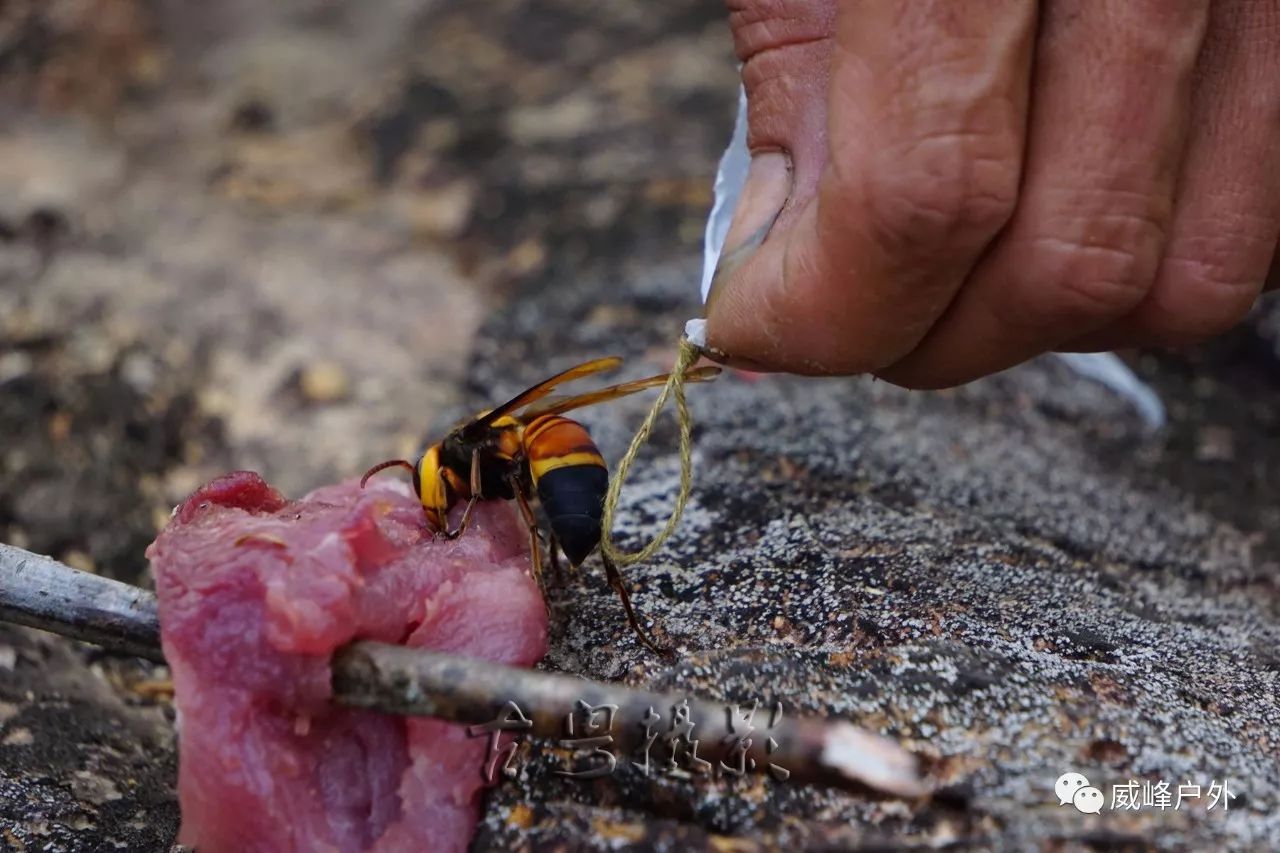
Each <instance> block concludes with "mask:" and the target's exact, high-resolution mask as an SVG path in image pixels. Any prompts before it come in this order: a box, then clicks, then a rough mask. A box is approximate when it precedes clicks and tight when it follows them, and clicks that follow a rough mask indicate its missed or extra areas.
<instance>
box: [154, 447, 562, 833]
mask: <svg viewBox="0 0 1280 853" xmlns="http://www.w3.org/2000/svg"><path fill="white" fill-rule="evenodd" d="M147 556H148V557H149V558H150V559H151V561H152V564H153V567H154V569H155V574H156V587H157V593H158V595H159V599H160V627H161V638H162V641H163V644H164V653H165V657H166V658H167V659H168V661H169V664H170V666H171V667H172V669H173V680H174V686H175V689H176V702H177V706H178V710H179V712H180V714H181V719H180V734H179V747H180V750H179V767H178V791H179V799H180V801H181V806H182V831H181V833H180V835H179V840H180V841H181V842H182V843H184V844H188V845H193V846H195V847H196V848H198V849H199V851H200V853H219V851H271V853H285V851H344V853H345V851H369V850H376V851H423V850H462V849H465V847H466V845H467V843H468V841H469V840H470V838H471V835H472V832H473V831H474V829H475V826H476V822H477V819H478V817H479V814H478V812H479V796H480V788H481V786H482V783H483V779H482V776H481V771H482V768H483V764H484V759H485V751H486V743H485V739H484V738H482V737H481V738H472V737H468V736H467V734H466V727H465V726H461V725H456V724H450V723H445V722H441V721H437V720H431V719H425V718H413V719H410V718H402V717H395V716H386V715H381V714H376V713H371V712H366V711H356V710H348V709H345V708H341V707H338V706H336V705H334V704H332V703H331V702H330V685H329V656H330V654H331V653H332V652H333V651H334V650H335V649H337V648H338V647H339V646H342V645H343V644H345V643H347V642H350V641H351V640H356V639H372V640H380V641H383V642H390V643H404V644H407V645H410V646H426V647H429V648H432V649H441V650H447V651H453V652H458V653H460V654H466V655H470V656H473V657H480V658H485V659H487V660H491V661H501V662H505V663H510V664H519V665H529V664H532V663H534V662H535V661H537V660H538V659H539V658H541V657H542V655H543V654H544V653H545V651H546V643H547V619H546V609H545V607H544V605H543V602H542V597H541V595H540V594H539V592H538V588H537V585H536V584H535V583H534V582H533V580H531V579H530V577H529V576H528V570H529V554H528V534H527V532H526V530H525V529H524V527H523V525H522V524H521V523H520V522H519V520H518V518H517V516H516V514H515V511H514V509H513V508H512V507H511V506H510V505H509V504H507V503H504V502H489V503H482V504H480V506H479V507H477V510H476V514H475V517H474V519H473V521H472V525H471V529H470V530H468V532H467V535H465V536H463V537H461V538H460V539H458V540H456V541H453V542H447V541H437V540H434V539H433V538H432V537H431V535H430V533H429V532H428V530H427V528H426V523H425V521H424V517H423V513H422V508H421V506H419V505H418V503H417V501H416V500H415V499H414V497H413V495H412V493H411V492H410V490H409V489H408V488H407V487H406V486H404V485H402V484H400V483H396V482H395V481H392V480H385V481H371V482H370V485H369V488H368V489H366V490H363V491H362V490H361V489H360V488H359V485H358V484H357V483H355V482H349V483H343V484H340V485H336V486H328V487H325V488H322V489H319V490H317V491H315V492H312V493H311V494H310V495H307V496H306V497H305V498H303V499H302V500H300V501H289V500H286V499H285V498H284V497H283V496H281V495H280V493H279V492H277V491H275V490H274V489H272V488H271V487H270V486H268V485H267V484H266V483H265V482H264V481H263V479H262V478H261V477H259V476H258V475H257V474H253V473H250V472H244V471H241V472H236V473H232V474H227V475H225V476H223V477H220V478H218V479H217V480H214V481H213V482H212V483H209V484H208V485H206V486H204V487H203V488H201V489H200V490H199V491H197V492H196V493H195V494H194V495H192V496H191V497H190V498H189V499H188V500H187V501H186V502H185V503H183V504H182V505H181V506H180V507H179V508H178V510H177V512H176V513H175V515H174V517H173V519H172V520H171V521H170V522H169V525H168V527H166V528H165V530H164V531H163V532H162V533H161V534H160V536H159V537H158V538H157V539H156V541H155V542H154V543H153V544H152V545H151V547H150V548H149V549H148V550H147ZM475 722H483V721H480V720H476V721H475Z"/></svg>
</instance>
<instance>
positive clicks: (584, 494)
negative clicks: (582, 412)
mask: <svg viewBox="0 0 1280 853" xmlns="http://www.w3.org/2000/svg"><path fill="white" fill-rule="evenodd" d="M621 363H622V359H620V358H617V357H609V358H598V359H595V360H593V361H588V362H585V363H583V364H579V365H578V366H576V367H571V368H569V369H568V370H566V371H563V372H562V373H557V374H556V375H555V376H552V377H551V378H550V379H546V380H543V381H542V382H539V383H538V384H537V385H534V386H533V387H532V388H529V389H526V390H525V391H522V392H521V393H519V394H517V395H516V396H514V397H512V398H511V399H510V400H508V401H507V402H505V403H503V404H502V405H501V406H498V407H497V408H494V409H489V410H488V411H484V412H480V413H479V414H477V415H476V416H475V417H474V418H472V419H471V420H469V421H467V422H465V423H463V424H462V425H460V426H458V427H455V428H454V429H453V430H451V431H450V432H449V434H448V435H446V436H445V437H444V439H443V440H442V441H440V442H439V443H438V444H433V445H431V446H430V447H428V448H427V450H426V451H425V452H424V453H423V454H422V455H421V456H420V457H418V461H417V462H416V463H411V462H409V461H408V460H407V459H388V460H387V461H386V462H380V463H378V464H377V465H375V466H373V467H372V468H370V469H369V470H368V471H366V472H365V475H364V477H363V478H361V480H360V485H361V487H363V486H364V484H365V483H366V482H367V481H368V479H369V478H370V477H372V476H373V475H374V474H376V473H378V472H379V471H382V470H384V469H386V468H392V467H401V468H407V469H409V470H410V471H411V472H412V473H413V489H414V491H415V492H416V493H417V495H418V499H419V500H420V501H421V502H422V508H423V510H424V511H425V512H426V516H427V521H428V523H429V524H430V525H431V526H432V527H433V528H434V529H435V530H436V531H437V533H439V534H441V535H443V536H445V537H446V538H449V539H453V538H455V537H457V536H460V535H462V533H463V532H464V531H465V530H466V529H467V525H468V524H469V523H470V522H471V514H472V512H473V511H474V510H475V507H476V504H477V503H478V502H479V501H482V500H498V499H501V500H512V499H514V500H515V502H516V504H517V505H518V506H519V508H520V514H521V515H522V516H523V518H524V522H525V524H526V525H527V527H528V528H529V538H530V550H531V552H532V554H533V573H534V577H535V578H536V579H537V580H538V583H539V585H541V583H542V553H541V547H540V545H541V536H540V535H539V532H538V522H537V519H536V517H535V516H534V514H533V509H532V508H531V507H530V505H529V501H530V498H532V497H534V496H536V497H537V499H538V501H539V502H540V503H541V505H542V508H543V510H544V511H545V513H546V516H547V520H548V522H549V523H550V526H551V541H550V543H549V546H550V553H551V559H552V562H553V564H555V563H556V562H558V557H557V549H559V550H562V551H564V555H565V556H566V557H567V558H568V560H569V564H570V565H571V566H572V567H574V568H577V567H578V566H579V565H580V564H581V563H582V562H583V561H584V560H585V559H586V558H587V557H588V556H589V555H590V554H591V552H592V551H594V550H595V549H596V546H597V545H599V544H600V518H601V516H602V514H603V509H604V507H603V504H604V496H605V492H607V491H608V488H609V468H608V466H607V465H606V464H605V461H604V457H602V456H601V455H600V451H599V449H598V448H597V447H596V445H595V442H594V441H592V440H591V436H590V435H589V434H588V433H587V430H586V427H584V426H582V424H580V423H578V422H577V421H573V420H570V419H569V418H566V417H563V414H564V413H565V412H569V411H572V410H574V409H580V408H583V407H584V406H593V405H595V404H597V403H604V402H607V401H609V400H616V399H617V398H619V397H625V396H627V395H628V394H634V393H636V392H637V391H643V390H645V389H646V388H653V387H656V386H659V385H663V384H665V383H666V381H667V379H668V378H669V374H667V373H661V374H658V375H657V376H650V377H648V378H646V379H637V380H635V381H634V382H624V383H621V384H619V385H611V386H609V387H607V388H602V389H600V390H598V391H589V392H587V393H585V394H577V395H574V396H571V397H550V398H548V395H549V394H550V393H551V392H552V391H553V390H555V389H556V388H557V387H558V386H560V385H563V384H564V383H566V382H570V381H572V380H575V379H581V378H583V377H586V376H591V375H593V374H596V373H601V372H603V371H606V370H613V369H614V368H616V367H617V366H618V365H620V364H621ZM719 372H720V368H718V367H699V368H694V369H692V370H689V371H688V372H686V373H685V380H686V381H688V382H706V381H708V380H710V379H713V378H714V377H715V376H716V375H717V374H719ZM463 500H465V501H466V502H467V506H466V508H465V509H464V510H463V512H462V518H461V519H460V520H459V522H458V526H457V528H456V529H454V530H449V529H448V518H449V510H450V509H452V508H453V507H454V506H455V505H456V504H458V503H459V502H460V501H463ZM600 556H601V558H602V559H603V560H604V567H605V573H606V575H607V577H608V580H609V585H610V586H611V587H613V589H614V591H615V592H617V593H618V597H619V598H621V599H622V607H623V609H624V610H626V613H627V622H628V623H629V624H630V625H631V628H632V630H634V631H635V632H636V635H637V636H638V637H639V638H640V641H641V642H643V643H644V644H645V645H646V646H648V647H649V648H650V649H651V650H653V651H655V652H657V653H659V654H663V653H664V652H663V651H662V649H660V648H659V647H658V646H657V645H656V644H655V643H654V642H653V640H651V639H650V638H649V636H648V635H647V634H646V633H645V632H644V629H643V628H641V627H640V620H639V619H637V618H636V613H635V610H634V609H633V608H632V606H631V596H630V595H629V594H628V592H627V588H626V585H625V584H624V583H623V580H622V574H621V572H619V571H618V567H617V566H615V565H614V564H613V561H611V560H609V559H608V558H607V557H606V556H605V555H604V554H603V553H602V554H601V555H600Z"/></svg>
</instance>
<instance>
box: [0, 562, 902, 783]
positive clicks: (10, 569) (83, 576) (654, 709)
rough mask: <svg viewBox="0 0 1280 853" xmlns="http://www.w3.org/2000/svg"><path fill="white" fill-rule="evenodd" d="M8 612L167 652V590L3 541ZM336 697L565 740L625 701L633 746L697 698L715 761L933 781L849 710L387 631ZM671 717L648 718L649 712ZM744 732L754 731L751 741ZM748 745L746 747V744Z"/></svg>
mask: <svg viewBox="0 0 1280 853" xmlns="http://www.w3.org/2000/svg"><path fill="white" fill-rule="evenodd" d="M0 620H5V621H9V622H15V623H18V624H20V625H27V626H30V627H33V628H41V629H44V630H46V631H52V632H54V633H57V634H62V635H64V636H68V637H72V638H74V639H78V640H85V641H88V642H92V643H96V644H98V645H101V646H104V647H105V648H108V649H111V650H113V651H117V652H121V653H124V654H129V655H137V656H139V657H145V658H148V659H150V660H154V661H163V660H164V654H163V653H162V652H161V650H160V630H159V621H158V616H157V609H156V600H155V597H154V596H153V595H152V594H151V593H149V592H146V591H144V590H141V589H138V588H137V587H134V586H130V585H129V584H124V583H121V582H119V581H114V580H110V579H109V578H102V577H98V576H97V575H92V574H89V573H87V572H81V571H78V570H77V569H73V568H71V567H70V566H66V565H63V564H62V563H59V562H58V561H57V560H53V559H51V558H49V557H42V556H39V555H37V554H32V553H30V552H28V551H24V550H22V549H21V548H14V547H12V546H10V545H3V544H0ZM332 668H333V691H334V699H335V701H337V702H338V703H340V704H342V705H346V706H349V707H356V708H369V709H373V710H378V711H383V712H386V713H392V714H408V715H419V716H430V717H438V718H440V719H444V720H451V721H454V722H460V723H470V724H477V723H482V722H487V721H489V720H493V719H497V718H499V717H501V716H503V714H504V713H505V711H506V709H508V708H509V703H515V705H516V707H517V708H518V709H520V711H521V713H522V714H528V717H527V719H528V720H529V721H530V726H529V727H528V728H527V729H526V732H527V734H529V735H532V736H535V737H542V738H548V739H554V740H559V739H563V738H565V737H566V734H567V732H566V718H567V717H568V716H569V715H570V714H571V713H574V711H575V709H577V708H579V707H580V705H579V703H586V704H587V705H589V706H595V707H600V706H610V705H611V706H616V710H615V711H614V714H613V716H614V718H616V719H617V720H619V721H620V722H619V723H618V724H617V725H615V726H614V727H613V728H612V730H611V732H610V733H611V734H612V737H613V742H614V744H615V745H616V746H617V747H618V748H619V749H621V750H625V751H628V752H633V753H634V752H635V751H637V750H640V749H642V748H644V747H645V745H646V741H647V739H648V736H649V735H653V734H655V733H656V734H657V735H658V738H659V739H662V738H663V737H664V736H665V734H666V733H667V732H668V731H670V724H671V722H672V720H673V719H674V718H675V716H676V715H677V712H681V713H682V712H683V709H684V708H687V710H688V716H687V718H683V719H686V720H687V722H689V723H692V727H691V728H690V729H688V731H689V732H690V734H689V737H690V738H691V739H693V738H696V739H697V741H698V745H697V749H696V756H697V757H698V758H701V759H703V760H704V761H705V762H707V764H708V765H709V767H708V768H706V769H710V768H714V767H715V766H716V765H717V763H718V762H722V761H723V762H724V763H725V764H726V765H728V766H735V765H738V764H739V762H740V761H742V760H748V761H750V760H753V761H755V762H756V765H757V766H758V767H759V768H760V769H762V770H763V769H765V768H769V767H771V766H773V767H776V768H778V771H777V772H776V775H779V776H781V775H783V773H785V774H786V775H787V776H788V778H791V779H795V780H796V781H799V782H813V783H817V784H823V785H830V786H833V787H838V788H846V789H848V788H853V789H858V788H861V787H867V788H872V789H875V790H879V791H883V792H885V793H889V794H893V795H896V796H901V797H919V796H922V795H924V794H925V793H927V789H926V786H925V784H924V782H923V780H922V778H921V775H920V769H919V766H918V762H917V760H916V758H915V756H913V755H912V754H911V753H909V752H907V751H906V750H904V749H902V748H901V747H900V746H898V745H897V744H895V743H893V742H892V741H890V740H888V739H886V738H884V737H881V736H880V735H877V734H874V733H871V732H868V731H865V730H862V729H859V728H856V727H855V726H853V725H851V724H850V723H847V722H844V721H839V720H836V721H830V720H822V719H815V718H806V717H790V716H782V715H779V714H778V713H777V711H776V709H771V708H763V707H762V708H760V709H758V711H757V712H756V713H755V715H754V716H753V717H752V719H751V722H750V727H751V729H752V730H751V731H750V732H748V731H747V726H746V724H744V722H743V721H742V720H743V716H742V715H743V714H745V712H746V711H747V710H748V709H747V708H745V707H737V706H734V705H724V704H718V703H713V702H708V701H705V700H701V699H693V698H688V697H684V696H678V695H672V694H663V693H651V692H648V691H643V690H634V689H631V688H626V687H621V686H619V685H616V684H605V683H600V682H593V681H587V680H585V679H581V678H574V677H572V676H568V675H556V674H551V673H546V672H540V671H538V670H530V669H519V668H516V667H510V666H504V665H501V664H495V663H491V662H489V661H484V660H479V659H475V658H467V657H460V656H456V655H450V654H443V653H440V652H433V651H430V650H428V649H419V648H408V647H405V646H394V645H387V644H385V643H374V642H367V641H365V642H357V643H352V644H350V645H349V646H347V647H345V648H343V649H340V650H339V651H338V652H337V653H336V654H335V655H334V657H333V662H332ZM654 715H658V716H660V718H661V721H662V722H661V724H660V725H659V724H656V721H655V724H653V725H651V726H650V727H648V728H646V727H645V726H644V725H643V723H642V722H641V721H643V720H645V719H646V718H647V719H650V720H653V719H654ZM744 738H749V741H750V742H749V746H748V745H747V743H746V740H744ZM744 748H745V749H746V754H745V756H743V755H741V754H740V753H735V749H739V750H740V749H744Z"/></svg>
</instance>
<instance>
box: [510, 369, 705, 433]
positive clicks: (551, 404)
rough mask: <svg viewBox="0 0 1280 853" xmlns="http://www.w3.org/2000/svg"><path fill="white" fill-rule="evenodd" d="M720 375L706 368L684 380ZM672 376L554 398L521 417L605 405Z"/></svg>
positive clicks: (661, 376) (697, 380)
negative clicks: (598, 404) (599, 404)
mask: <svg viewBox="0 0 1280 853" xmlns="http://www.w3.org/2000/svg"><path fill="white" fill-rule="evenodd" d="M718 375H720V368H718V367H712V366H705V367H698V368H694V369H693V370H688V371H685V374H684V379H685V381H686V382H709V381H710V380H712V379H714V378H716V377H717V376H718ZM670 376H671V374H669V373H659V374H658V375H657V376H650V377H648V378H645V379H637V380H635V381H634V382H623V383H621V384H618V385H610V386H609V387H608V388H601V389H600V390H599V391H588V392H586V393H585V394H575V395H573V396H572V397H552V398H550V399H548V400H543V401H542V402H540V403H537V404H536V405H532V406H530V407H529V408H527V409H525V410H524V411H523V412H521V413H520V415H519V417H520V420H522V421H529V420H532V419H533V418H536V417H539V416H541V415H559V414H563V413H565V412H569V411H572V410H574V409H581V408H584V407H586V406H594V405H596V404H597V403H605V402H608V401H609V400H616V399H618V398H619V397H626V396H627V395H628V394H635V393H636V392H637V391H643V390H645V389H646V388H656V387H658V386H659V385H665V384H666V382H667V379H668V378H669V377H670Z"/></svg>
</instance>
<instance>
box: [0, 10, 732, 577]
mask: <svg viewBox="0 0 1280 853" xmlns="http://www.w3.org/2000/svg"><path fill="white" fill-rule="evenodd" d="M735 90H736V68H735V63H734V59H733V56H732V45H731V41H730V38H729V34H728V29H727V26H726V24H725V20H724V10H723V7H722V5H721V4H720V3H719V2H717V0H652V1H651V2H647V3H643V4H633V3H622V4H617V3H605V4H602V3H594V2H586V0H581V2H579V0H552V2H540V3H531V2H520V0H503V2H487V3H468V2H461V0H408V2H406V1H405V0H398V2H380V3H364V2H359V1H358V0H280V2H271V3H261V2H256V0H228V2H218V3H196V2H189V0H6V2H4V3H0V437H2V438H0V441H2V446H0V540H3V541H6V542H10V543H13V544H17V545H20V546H23V547H27V548H30V549H33V550H36V551H40V552H46V553H50V554H52V555H54V556H56V557H59V558H60V559H62V560H64V561H66V562H69V563H71V564H72V565H75V566H78V567H80V568H85V569H92V570H96V571H100V572H103V573H106V574H110V575H113V576H116V577H122V578H125V579H129V580H136V579H137V578H138V577H139V576H140V573H141V571H142V570H143V568H144V560H143V557H142V552H143V549H144V548H145V546H146V544H147V543H148V542H149V541H150V540H151V538H152V537H153V535H154V533H155V531H156V529H157V525H159V524H161V523H162V522H163V521H164V520H165V519H166V518H167V515H168V512H169V509H170V508H171V507H172V506H173V505H174V504H175V503H176V502H178V501H179V500H181V499H182V498H183V497H184V496H185V495H187V494H189V493H190V491H191V490H192V489H193V488H194V487H196V486H197V485H199V483H200V482H202V481H203V480H205V479H207V478H208V477H210V476H213V475H215V474H217V473H220V472H222V471H225V470H227V469H229V468H253V469H257V470H259V471H262V472H263V473H264V474H265V475H266V476H267V478H268V479H269V480H271V481H272V482H274V483H276V484H277V485H278V486H280V487H281V488H283V489H285V490H286V491H288V492H292V493H300V492H301V491H303V490H305V489H307V488H309V487H311V486H315V485H318V484H320V483H323V482H327V481H331V480H332V479H333V478H335V477H338V476H348V475H351V474H353V473H358V472H359V471H361V470H363V469H364V468H365V467H367V465H368V464H369V463H370V462H371V461H377V459H381V458H383V457H386V456H389V455H395V454H411V453H413V452H414V451H415V449H416V448H417V446H418V444H419V443H420V441H421V440H422V438H423V436H424V434H425V432H426V430H427V428H428V427H429V426H430V425H431V424H432V423H433V422H434V421H435V420H436V418H437V416H438V415H439V413H440V412H441V411H443V410H445V409H448V408H449V407H450V406H452V405H454V404H455V403H456V402H457V396H458V391H459V387H460V383H461V382H462V380H463V378H464V376H465V374H466V369H467V365H468V361H469V359H470V358H471V352H472V345H473V336H474V334H475V332H476V329H477V327H478V326H479V324H480V323H481V322H482V320H483V318H484V317H485V316H487V315H488V313H489V312H491V311H492V310H493V309H494V308H495V307H496V306H498V305H500V304H503V303H506V302H509V301H510V300H513V299H518V298H519V296H520V294H521V291H522V288H525V287H527V286H529V283H530V282H533V281H536V280H538V278H539V277H540V276H544V277H545V275H546V272H547V269H548V264H549V261H550V259H552V258H555V259H557V261H559V262H560V268H561V269H565V268H568V269H573V268H574V267H575V266H583V265H587V264H589V263H591V262H592V261H593V260H594V259H598V258H600V257H609V256H616V255H619V254H623V253H635V252H642V251H644V246H646V245H648V246H649V247H650V248H652V247H661V251H662V252H663V253H664V254H665V255H666V256H668V257H670V256H672V255H676V254H679V253H687V255H688V258H689V261H690V264H691V265H690V270H691V276H690V285H689V287H690V296H691V302H692V301H693V300H694V297H693V294H694V293H695V292H696V290H695V288H696V283H695V280H694V277H693V276H694V275H695V274H696V272H694V271H696V268H697V258H698V256H699V253H700V241H701V231H702V227H703V222H704V220H705V216H706V212H707V209H708V207H709V204H710V186H711V178H712V174H713V172H714V168H715V163H716V160H717V159H718V157H719V154H720V151H721V150H722V149H723V146H724V144H725V142H726V140H727V135H728V132H729V129H730V128H731V126H732V110H733V106H734V100H735Z"/></svg>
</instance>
